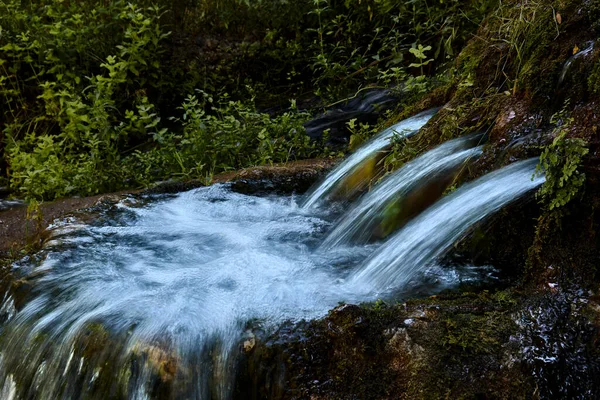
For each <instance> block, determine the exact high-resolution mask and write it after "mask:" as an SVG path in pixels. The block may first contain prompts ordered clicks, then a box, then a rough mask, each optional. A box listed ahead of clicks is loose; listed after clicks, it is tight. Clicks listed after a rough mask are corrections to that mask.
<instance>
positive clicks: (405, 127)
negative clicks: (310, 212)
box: [302, 110, 437, 209]
mask: <svg viewBox="0 0 600 400" xmlns="http://www.w3.org/2000/svg"><path fill="white" fill-rule="evenodd" d="M436 111H437V110H429V111H425V112H423V113H420V114H417V115H415V116H414V117H411V118H408V119H406V120H404V121H402V122H399V123H397V124H396V125H393V126H391V127H389V128H387V129H385V130H383V131H382V132H381V133H379V134H378V135H377V136H375V137H374V138H372V139H371V140H370V141H369V142H367V143H366V144H365V145H364V146H362V147H361V148H360V149H358V150H357V151H356V152H355V153H354V154H352V155H351V156H350V157H348V158H347V159H346V160H344V161H343V162H342V163H341V164H340V165H339V166H338V167H336V168H335V169H334V170H333V171H332V172H331V173H329V174H328V175H327V177H326V178H325V180H323V182H321V183H320V184H319V185H317V186H316V187H315V188H314V189H312V190H311V191H310V192H309V193H308V194H307V195H306V199H305V200H304V202H303V204H302V207H303V208H307V209H308V208H311V207H314V206H316V205H318V204H319V203H321V202H322V201H323V200H326V199H327V198H328V197H329V196H330V195H331V194H332V193H333V192H334V191H335V190H336V189H339V186H340V185H341V184H342V183H343V182H344V180H345V179H347V178H348V177H349V176H350V175H352V174H353V173H354V172H356V169H357V168H360V167H361V165H362V164H363V163H365V162H366V161H367V160H370V159H372V158H373V157H376V156H377V154H378V153H380V152H381V151H383V150H384V149H385V148H386V147H388V146H389V145H390V139H391V138H392V137H393V136H394V134H398V135H403V136H404V137H410V136H412V135H414V134H415V133H417V132H418V130H419V129H421V128H422V127H423V125H425V124H426V123H427V122H428V121H429V120H430V119H431V117H433V115H434V114H435V113H436Z"/></svg>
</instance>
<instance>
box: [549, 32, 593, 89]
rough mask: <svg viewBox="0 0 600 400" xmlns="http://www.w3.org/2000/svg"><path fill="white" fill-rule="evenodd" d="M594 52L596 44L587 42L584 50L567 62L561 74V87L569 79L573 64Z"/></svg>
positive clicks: (559, 81) (559, 80)
mask: <svg viewBox="0 0 600 400" xmlns="http://www.w3.org/2000/svg"><path fill="white" fill-rule="evenodd" d="M593 50H594V42H593V41H591V42H587V43H586V44H585V45H584V47H583V49H581V50H580V51H578V52H577V53H575V54H574V55H573V56H571V57H570V58H569V59H568V60H567V62H565V65H564V66H563V69H562V71H561V73H560V77H559V79H558V84H559V85H561V84H562V83H563V82H564V81H565V78H566V77H567V75H568V73H569V69H571V66H572V65H573V63H574V62H575V61H577V60H579V59H580V58H582V57H586V56H587V55H588V54H590V53H591V52H592V51H593Z"/></svg>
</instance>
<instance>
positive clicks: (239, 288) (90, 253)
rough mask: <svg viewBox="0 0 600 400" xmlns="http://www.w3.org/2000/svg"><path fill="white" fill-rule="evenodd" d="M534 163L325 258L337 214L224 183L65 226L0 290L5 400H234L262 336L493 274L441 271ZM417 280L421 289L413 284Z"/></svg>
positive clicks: (427, 162)
mask: <svg viewBox="0 0 600 400" xmlns="http://www.w3.org/2000/svg"><path fill="white" fill-rule="evenodd" d="M429 117H430V114H424V115H421V116H418V117H416V118H414V119H412V122H407V121H405V122H404V125H403V126H404V127H405V128H406V129H411V130H414V129H416V127H418V126H420V125H422V124H424V123H425V122H424V121H426V120H427V119H428V118H429ZM389 134H390V133H386V135H389ZM386 135H380V136H381V137H383V136H386ZM386 140H387V139H386ZM474 140H475V139H474V138H472V137H471V138H465V139H459V140H455V141H452V142H448V143H446V144H445V145H442V146H440V147H438V148H436V149H434V150H432V151H431V152H429V153H427V154H425V155H423V156H422V157H421V158H419V159H417V160H415V161H414V162H413V163H411V164H408V165H407V166H406V167H405V168H404V169H403V170H400V171H398V172H397V173H396V174H394V175H392V176H391V177H389V178H388V179H386V180H385V181H384V182H383V183H382V185H381V188H382V189H381V190H382V192H379V194H376V193H378V190H379V189H376V190H374V191H373V193H372V194H370V195H367V196H366V197H365V199H366V200H365V201H367V202H371V203H369V204H375V203H374V200H373V197H374V196H381V198H382V200H384V201H387V199H390V198H392V197H394V196H397V195H398V193H404V191H405V190H406V189H407V188H409V187H412V186H421V185H425V184H426V183H427V182H428V181H429V180H430V179H432V177H433V176H434V175H435V174H437V173H440V174H444V171H449V170H452V169H455V168H458V166H459V165H461V164H462V163H464V162H465V160H467V159H468V158H469V157H473V156H477V155H478V154H479V153H480V151H481V148H480V147H472V148H469V147H470V146H475V145H476V144H477V143H475V142H474ZM366 148H368V149H369V152H371V153H373V152H377V151H378V149H379V147H378V146H373V144H372V143H370V144H367V146H366ZM354 165H356V164H354ZM534 168H535V160H529V161H524V162H518V163H515V164H513V165H511V166H509V167H506V168H504V169H502V170H500V171H497V172H493V173H491V174H489V175H487V176H485V177H483V178H481V179H479V180H477V181H475V182H473V183H471V184H468V185H466V186H465V187H463V188H459V189H458V190H456V191H455V192H454V193H452V194H451V195H449V196H447V197H446V198H444V199H443V200H440V201H438V202H437V203H436V204H435V205H433V206H432V207H430V208H429V209H427V210H426V211H424V212H423V213H422V214H421V215H419V216H417V217H416V218H415V219H413V220H412V222H410V223H408V224H407V225H406V226H405V227H404V228H403V229H402V230H401V231H399V232H398V233H397V234H396V235H394V236H392V237H391V238H390V239H389V240H388V241H386V242H384V243H383V244H380V243H373V244H361V245H354V246H346V245H345V246H330V248H329V249H325V248H324V247H323V246H321V244H322V243H323V241H324V240H325V237H326V236H327V235H328V234H329V233H330V232H331V231H332V226H333V222H332V221H336V220H340V215H337V214H336V212H337V211H335V207H306V205H305V206H304V207H300V206H299V205H298V204H297V201H296V198H295V197H294V196H267V197H256V196H249V195H244V194H240V193H236V192H234V191H233V190H232V189H231V187H230V186H227V185H214V186H211V187H207V188H201V189H195V190H192V191H189V192H185V193H180V194H178V195H161V196H142V197H136V198H130V199H128V200H126V201H122V202H121V203H119V204H118V205H116V206H111V207H108V206H106V207H104V208H101V209H100V210H99V211H97V213H98V214H97V218H96V219H94V222H93V223H83V222H82V221H78V220H77V219H69V220H65V221H61V222H57V223H56V225H55V226H54V228H53V232H54V234H53V237H52V240H51V241H50V242H48V244H47V245H46V247H45V249H44V250H43V251H42V252H40V253H39V254H37V255H36V256H35V257H32V258H26V259H23V260H22V261H20V262H19V263H16V264H15V265H14V268H13V271H12V275H13V280H12V282H13V284H12V289H11V290H9V291H7V292H6V294H5V295H4V294H3V295H0V300H2V302H1V303H0V398H1V399H10V400H12V399H106V398H115V399H120V398H122V399H158V398H160V399H162V398H168V399H180V398H190V399H192V398H193V399H228V398H231V397H232V393H233V390H234V389H233V388H234V385H235V377H236V373H237V371H236V367H237V365H238V360H239V359H240V356H241V354H242V353H243V352H244V351H245V350H248V349H251V348H252V347H253V346H254V345H255V342H256V337H255V335H260V334H268V333H270V332H273V331H274V330H275V329H277V327H278V326H280V325H281V324H282V323H283V322H285V321H300V320H302V319H312V318H319V317H322V316H324V315H326V313H327V312H328V310H330V309H332V308H333V307H335V306H336V305H338V304H339V303H341V302H348V303H360V302H364V301H374V300H376V299H377V298H378V297H382V296H383V297H385V296H391V295H393V296H396V297H395V299H399V298H403V297H407V296H414V295H424V294H432V293H434V292H436V291H439V290H442V289H444V288H448V287H452V286H456V285H458V284H460V283H461V282H465V281H472V280H478V279H481V276H482V275H486V274H487V275H489V273H490V272H489V270H486V271H483V273H482V271H478V270H476V269H474V268H469V267H467V268H464V267H459V266H449V267H443V266H440V265H438V264H437V263H436V261H437V260H438V258H439V256H440V255H441V254H443V253H444V251H445V250H446V249H447V248H448V247H449V246H451V245H452V243H454V242H455V241H456V240H457V239H459V238H460V237H461V236H463V235H464V234H465V233H466V232H468V230H469V228H470V227H472V225H473V224H475V223H477V222H478V221H480V220H482V219H483V218H485V217H486V216H488V215H490V214H491V213H493V212H495V211H496V210H498V209H499V208H500V207H502V206H503V205H505V204H507V203H509V202H510V201H513V200H515V199H516V198H518V197H519V196H521V195H523V194H524V193H526V192H527V191H528V190H530V189H533V188H535V187H536V186H537V185H539V184H540V183H541V182H542V181H543V178H537V179H535V180H532V179H531V176H532V174H533V171H534ZM346 171H348V169H346ZM339 173H340V171H339V169H337V170H336V171H334V172H333V174H332V175H333V178H331V179H330V178H328V181H329V180H333V181H335V180H336V179H338V178H335V176H337V175H338V174H339ZM412 174H414V175H412ZM342 175H343V174H342ZM411 175H412V176H411ZM338 180H339V179H338ZM328 190H329V189H328ZM326 192H327V190H326V191H324V192H322V193H326ZM313 195H314V193H313ZM317 197H318V199H319V201H322V199H323V198H324V197H326V196H323V194H321V195H319V196H317ZM316 202H317V201H316V200H315V203H316ZM315 203H313V204H315ZM305 204H306V203H305ZM361 204H363V203H361ZM361 207H362V206H361V205H359V206H357V209H359V210H360V209H361ZM348 218H355V217H350V216H347V215H346V216H343V217H342V219H341V221H345V220H346V219H348ZM356 223H357V224H360V223H361V222H360V221H359V220H356ZM340 226H341V225H340ZM339 229H340V228H339V226H338V228H336V230H339ZM336 230H334V232H335V231H336ZM330 235H332V234H330ZM411 279H413V281H414V280H417V281H418V282H420V284H417V285H406V284H407V282H409V280H411ZM390 288H393V289H394V290H393V294H390V291H389V290H388V289H390ZM382 293H384V294H383V295H382Z"/></svg>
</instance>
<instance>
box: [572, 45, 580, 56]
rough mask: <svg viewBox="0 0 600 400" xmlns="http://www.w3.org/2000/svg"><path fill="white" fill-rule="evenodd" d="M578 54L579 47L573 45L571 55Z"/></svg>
mask: <svg viewBox="0 0 600 400" xmlns="http://www.w3.org/2000/svg"><path fill="white" fill-rule="evenodd" d="M577 53H579V47H578V46H577V45H575V47H573V55H575V54H577Z"/></svg>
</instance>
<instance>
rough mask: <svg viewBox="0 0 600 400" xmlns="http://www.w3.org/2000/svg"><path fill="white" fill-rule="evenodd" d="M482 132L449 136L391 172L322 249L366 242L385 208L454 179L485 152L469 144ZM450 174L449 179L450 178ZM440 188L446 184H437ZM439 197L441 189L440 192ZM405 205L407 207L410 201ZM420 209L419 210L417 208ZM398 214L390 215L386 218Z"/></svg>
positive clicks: (355, 207) (326, 240)
mask: <svg viewBox="0 0 600 400" xmlns="http://www.w3.org/2000/svg"><path fill="white" fill-rule="evenodd" d="M480 139H481V136H480V135H477V136H469V137H464V138H459V139H455V140H450V141H448V142H446V143H444V144H442V145H440V146H438V147H437V148H435V149H433V150H431V151H429V152H427V153H425V154H424V155H422V156H420V157H418V158H417V159H415V160H414V161H411V162H409V163H408V164H406V165H405V166H404V167H402V168H401V169H400V170H399V171H397V172H396V173H394V174H391V175H389V176H388V177H387V178H386V179H384V180H383V181H382V182H380V183H379V184H378V185H377V186H376V187H375V188H374V189H373V190H372V191H371V192H370V193H368V194H367V195H365V196H364V197H363V198H362V199H360V201H359V202H358V203H357V204H356V205H355V206H353V207H352V208H351V209H350V210H349V211H348V212H347V213H344V215H343V216H342V218H341V220H340V221H339V222H338V223H337V224H336V226H335V227H334V229H333V230H332V231H331V233H330V234H329V235H328V236H327V238H326V239H325V242H324V243H323V249H327V248H332V247H336V246H339V245H342V244H345V243H349V242H351V241H352V242H355V243H365V242H367V241H368V240H370V239H371V238H372V237H373V236H374V231H375V230H376V229H377V228H378V227H380V226H381V225H382V224H383V223H385V219H386V214H388V213H389V212H388V213H386V209H389V207H390V205H393V204H392V203H393V202H398V201H400V200H402V199H404V198H406V196H407V195H408V194H409V193H410V192H411V191H414V190H416V189H423V188H427V187H428V186H431V185H436V184H438V182H440V180H444V181H448V180H450V181H451V180H452V177H453V176H454V175H455V173H456V170H457V169H459V168H460V167H461V166H462V165H464V163H465V162H466V161H468V160H470V159H472V158H474V157H478V156H479V155H481V153H482V146H478V147H475V148H469V147H471V146H473V145H474V144H476V143H478V141H479V140H480ZM448 178H450V179H448ZM438 186H440V189H441V190H439V191H438V192H441V191H443V190H444V188H445V185H438ZM437 194H438V197H439V195H441V193H437ZM413 203H418V204H410V206H412V207H413V208H414V207H420V206H422V205H426V202H423V201H415V202H413ZM404 208H408V205H407V206H405V207H404ZM417 211H418V210H417ZM394 217H395V218H397V216H387V218H394Z"/></svg>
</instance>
